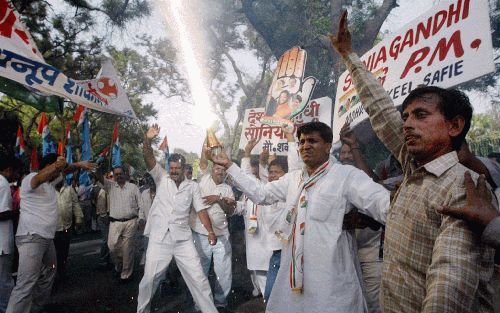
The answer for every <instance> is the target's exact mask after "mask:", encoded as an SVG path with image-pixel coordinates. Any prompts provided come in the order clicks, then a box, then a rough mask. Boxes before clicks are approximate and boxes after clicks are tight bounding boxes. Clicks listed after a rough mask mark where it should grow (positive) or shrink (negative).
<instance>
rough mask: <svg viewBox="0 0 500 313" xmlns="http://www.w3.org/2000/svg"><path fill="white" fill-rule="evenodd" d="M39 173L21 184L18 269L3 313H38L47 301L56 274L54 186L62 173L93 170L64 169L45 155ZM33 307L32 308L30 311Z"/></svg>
mask: <svg viewBox="0 0 500 313" xmlns="http://www.w3.org/2000/svg"><path fill="white" fill-rule="evenodd" d="M40 168H41V170H40V171H39V172H38V173H36V172H34V173H30V174H28V175H27V176H26V177H25V178H24V179H23V181H22V183H21V215H20V218H19V225H18V227H17V233H16V245H17V249H18V250H19V268H18V271H17V273H18V274H17V282H16V286H15V287H14V289H13V290H12V294H11V296H10V299H9V305H8V307H7V311H6V312H7V313H29V312H30V311H31V312H38V311H40V310H41V309H42V308H43V305H44V304H45V302H46V301H47V300H48V298H49V297H50V292H51V289H52V283H53V281H54V276H55V273H56V251H55V248H54V242H53V239H54V235H55V233H56V228H57V195H56V189H55V187H54V186H55V185H56V184H57V183H58V182H60V181H61V180H62V175H61V174H63V173H68V172H72V171H74V170H75V169H76V168H82V169H85V170H93V169H94V168H95V165H94V164H92V163H89V162H87V161H83V162H76V163H73V164H70V165H68V164H67V163H66V161H65V160H64V158H63V157H58V156H57V154H55V153H53V154H48V155H46V156H44V157H43V158H42V160H41V162H40ZM32 304H33V308H32Z"/></svg>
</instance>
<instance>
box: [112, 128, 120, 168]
mask: <svg viewBox="0 0 500 313" xmlns="http://www.w3.org/2000/svg"><path fill="white" fill-rule="evenodd" d="M112 148H113V149H112V150H111V167H112V168H116V167H121V166H122V157H121V151H120V137H119V135H118V122H117V123H116V124H115V127H114V128H113V138H112Z"/></svg>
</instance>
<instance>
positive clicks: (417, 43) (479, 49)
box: [333, 0, 495, 142]
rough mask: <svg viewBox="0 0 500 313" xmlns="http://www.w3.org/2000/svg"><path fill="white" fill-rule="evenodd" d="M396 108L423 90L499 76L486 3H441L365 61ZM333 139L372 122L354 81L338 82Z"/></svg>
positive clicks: (468, 0) (346, 78)
mask: <svg viewBox="0 0 500 313" xmlns="http://www.w3.org/2000/svg"><path fill="white" fill-rule="evenodd" d="M361 60H362V61H363V62H364V63H365V65H366V66H367V68H368V69H369V70H370V71H371V72H372V73H373V74H374V75H375V76H376V77H377V78H378V79H379V81H380V83H381V84H382V86H383V87H384V88H385V90H387V92H388V93H389V95H390V96H391V98H392V100H393V101H394V105H396V106H397V105H400V104H401V103H403V100H404V99H405V98H406V97H407V96H408V94H409V93H410V92H411V91H412V90H413V89H415V88H417V87H418V86H419V85H426V86H439V87H442V88H449V87H452V86H456V85H458V84H461V83H464V82H466V81H469V80H472V79H475V78H477V77H480V76H483V75H485V74H488V73H490V72H492V71H494V70H495V66H494V63H493V47H492V42H491V33H490V18H489V8H488V1H485V0H478V1H471V0H455V1H442V2H440V3H439V4H437V5H436V6H434V7H433V8H432V10H429V11H428V12H426V13H424V14H422V15H421V16H420V17H418V18H416V19H415V20H413V21H412V22H410V23H409V24H408V25H406V26H405V27H403V28H402V29H401V30H399V31H398V32H396V33H395V34H393V35H392V36H389V37H387V38H385V39H384V40H383V41H381V42H380V43H379V44H378V45H376V46H375V47H373V48H372V49H371V50H370V51H368V52H367V53H366V54H364V55H363V56H362V57H361ZM335 103H336V105H335V112H334V117H333V137H334V138H333V139H334V142H335V141H338V140H339V131H340V129H341V128H342V126H343V125H344V123H345V122H346V121H348V122H349V123H351V126H354V125H356V124H358V123H359V122H361V121H363V120H364V119H366V118H367V117H368V115H367V114H366V112H365V111H364V109H363V107H362V106H361V103H360V101H359V97H358V95H357V92H356V89H355V88H354V83H353V81H352V78H351V75H350V74H349V72H348V71H346V72H344V73H343V74H342V75H341V76H340V77H339V83H338V86H337V95H336V100H335Z"/></svg>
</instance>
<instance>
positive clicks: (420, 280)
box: [345, 53, 494, 313]
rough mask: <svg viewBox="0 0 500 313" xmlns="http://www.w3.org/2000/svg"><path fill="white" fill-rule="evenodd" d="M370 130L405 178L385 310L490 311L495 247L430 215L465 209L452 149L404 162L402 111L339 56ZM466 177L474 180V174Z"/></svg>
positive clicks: (392, 232) (396, 206) (391, 241)
mask: <svg viewBox="0 0 500 313" xmlns="http://www.w3.org/2000/svg"><path fill="white" fill-rule="evenodd" d="M345 62H346V65H347V67H348V68H349V70H350V72H351V75H352V78H353V80H354V82H355V86H356V89H357V91H358V95H359V97H360V100H361V102H362V104H363V107H364V109H365V110H366V111H367V113H368V115H369V116H370V122H371V124H372V127H373V129H374V131H375V133H376V134H377V136H378V137H379V138H380V140H381V141H382V142H383V143H384V144H385V145H386V146H387V148H388V149H389V150H390V151H391V152H392V153H393V154H394V155H395V156H397V158H398V160H399V161H400V163H401V165H402V167H403V172H404V179H403V183H402V185H401V187H400V189H399V190H398V192H397V193H396V196H395V198H394V200H393V202H392V203H391V208H390V211H389V214H388V216H387V224H386V234H385V249H384V265H383V273H382V283H381V295H380V300H381V306H382V311H383V312H387V313H390V312H398V313H399V312H405V313H412V312H415V313H416V312H436V313H437V312H440V313H443V312H450V313H451V312H453V313H455V312H461V313H464V312H474V313H482V312H493V307H492V289H491V286H490V285H489V284H488V282H489V281H490V279H491V277H492V273H493V252H494V251H493V250H492V249H490V248H488V247H487V246H486V245H485V244H483V243H481V241H480V237H479V236H477V235H475V234H474V233H473V232H472V231H471V230H470V229H469V227H468V226H467V224H466V223H465V222H464V221H462V220H458V219H455V218H452V217H448V216H444V215H441V214H439V213H437V212H436V208H437V207H439V206H441V205H448V206H452V207H460V206H463V205H465V204H466V199H465V186H464V173H465V171H467V170H468V169H467V168H465V167H464V166H462V165H461V164H460V163H458V157H457V154H456V152H455V151H453V152H450V153H447V154H445V155H442V156H440V157H438V158H436V159H434V160H432V161H431V162H429V163H427V164H425V165H424V166H421V167H416V165H415V163H414V161H413V160H412V158H411V157H410V155H409V153H408V151H407V148H406V145H405V141H404V135H403V120H402V118H401V115H400V113H399V112H398V111H397V110H396V109H395V107H394V104H393V102H392V100H391V98H390V97H389V95H388V94H387V92H386V91H385V90H384V89H383V88H382V86H381V85H380V84H379V83H378V81H377V80H376V79H375V78H374V76H373V75H372V74H371V73H370V72H369V71H367V70H366V68H365V66H364V65H363V63H362V62H361V61H360V59H359V58H358V57H357V56H356V55H355V54H354V53H352V54H350V55H349V56H348V57H347V58H346V59H345ZM471 173H472V177H473V179H477V177H478V175H477V174H476V173H473V172H472V171H471Z"/></svg>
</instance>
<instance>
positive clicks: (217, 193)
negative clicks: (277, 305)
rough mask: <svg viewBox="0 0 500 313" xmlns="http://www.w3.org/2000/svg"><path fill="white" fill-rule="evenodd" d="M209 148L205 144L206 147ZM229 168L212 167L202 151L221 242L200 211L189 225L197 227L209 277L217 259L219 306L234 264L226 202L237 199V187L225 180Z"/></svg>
mask: <svg viewBox="0 0 500 313" xmlns="http://www.w3.org/2000/svg"><path fill="white" fill-rule="evenodd" d="M203 149H205V147H203ZM225 176H226V170H225V168H224V167H222V166H220V165H216V164H214V166H213V167H212V171H211V172H209V170H208V162H207V160H206V158H205V153H204V152H202V155H201V159H200V175H199V177H198V182H199V186H200V190H201V196H202V197H203V201H204V204H205V207H206V209H207V213H208V216H209V217H210V221H211V222H212V228H213V230H214V233H215V236H217V244H215V245H213V246H212V245H210V244H209V238H208V232H207V229H206V228H205V227H204V226H203V224H202V223H201V221H200V219H199V217H198V215H197V214H196V212H194V211H193V210H191V214H190V218H189V225H190V226H191V229H192V231H193V240H194V245H195V246H196V250H197V251H198V254H199V256H200V260H201V266H202V268H203V272H204V273H205V276H207V277H208V274H209V271H210V264H211V263H212V257H213V260H214V272H215V276H216V277H217V281H216V283H215V288H214V291H213V294H214V302H215V306H216V307H217V308H218V309H221V308H226V307H227V301H226V298H227V296H228V295H229V292H230V291H231V283H232V272H231V270H232V268H231V255H232V250H231V243H230V242H229V230H228V222H227V217H226V213H225V212H224V210H223V208H222V206H224V205H225V203H224V202H223V198H229V199H233V200H234V194H233V190H232V189H231V187H230V186H229V185H228V184H225V183H224V177H225Z"/></svg>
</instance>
